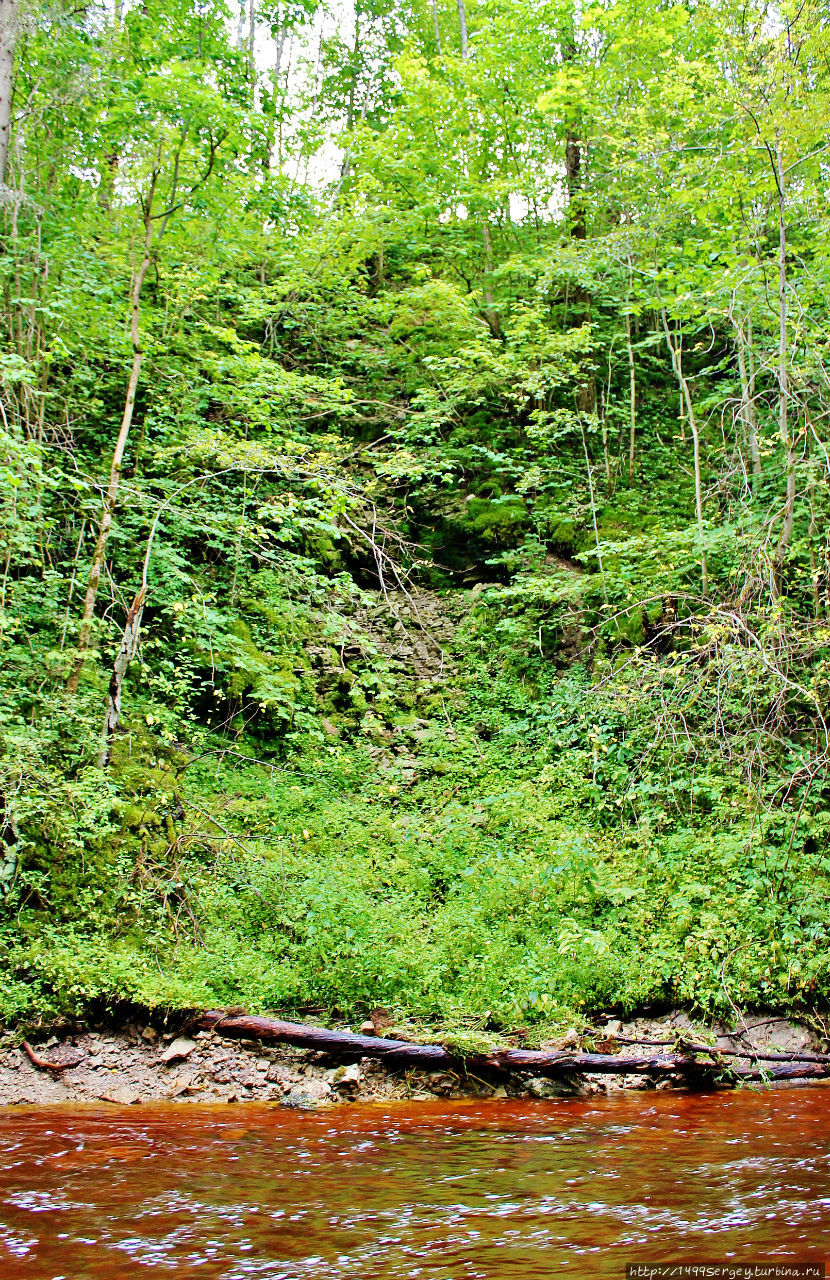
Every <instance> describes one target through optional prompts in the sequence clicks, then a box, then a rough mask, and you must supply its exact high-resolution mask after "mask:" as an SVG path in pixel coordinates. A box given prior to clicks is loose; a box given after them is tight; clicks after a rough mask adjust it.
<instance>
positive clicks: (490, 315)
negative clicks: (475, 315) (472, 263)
mask: <svg viewBox="0 0 830 1280" xmlns="http://www.w3.org/2000/svg"><path fill="white" fill-rule="evenodd" d="M481 239H482V242H483V244H484V270H485V272H486V276H485V285H484V306H485V310H486V313H487V323H488V325H489V326H490V332H491V333H492V335H493V337H494V338H500V337H501V321H500V319H499V313H498V311H497V310H496V304H495V301H494V299H493V293H492V290H491V289H490V286H489V284H488V283H486V281H488V280H489V278H490V276H491V275H492V272H493V241H492V239H491V237H490V224H489V222H488V221H487V219H486V218H484V219H483V220H482V223H481Z"/></svg>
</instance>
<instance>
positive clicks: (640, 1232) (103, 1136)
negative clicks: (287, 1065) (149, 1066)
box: [0, 1088, 830, 1280]
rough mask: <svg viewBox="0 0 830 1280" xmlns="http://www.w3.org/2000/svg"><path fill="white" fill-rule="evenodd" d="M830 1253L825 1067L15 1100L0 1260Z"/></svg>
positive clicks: (32, 1265)
mask: <svg viewBox="0 0 830 1280" xmlns="http://www.w3.org/2000/svg"><path fill="white" fill-rule="evenodd" d="M828 1253H830V1088H819V1089H810V1090H800V1091H776V1092H772V1093H767V1094H755V1093H749V1092H742V1093H736V1094H731V1093H720V1094H709V1095H692V1094H670V1093H656V1094H655V1093H651V1094H642V1093H640V1094H634V1095H627V1096H625V1097H622V1098H614V1099H602V1100H599V1101H598V1100H596V1099H591V1100H586V1099H576V1100H561V1101H559V1100H557V1101H551V1102H495V1103H494V1102H470V1103H464V1102H462V1103H458V1102H453V1103H449V1102H447V1103H443V1102H442V1103H434V1104H433V1103H423V1102H421V1103H416V1104H401V1103H396V1104H386V1105H382V1106H381V1105H375V1106H355V1107H351V1108H347V1107H343V1108H341V1109H339V1110H336V1111H328V1112H317V1113H297V1112H291V1111H286V1110H283V1109H280V1108H276V1107H268V1106H265V1105H264V1106H257V1105H253V1104H249V1105H246V1106H244V1107H233V1106H231V1107H228V1106H225V1107H221V1106H212V1107H206V1106H197V1105H187V1106H175V1105H168V1104H166V1105H158V1106H145V1107H140V1108H139V1107H123V1108H118V1107H106V1108H104V1107H100V1108H88V1107H87V1108H81V1107H75V1108H74V1109H72V1108H55V1109H39V1110H38V1109H33V1108H32V1109H27V1108H15V1109H6V1110H0V1280H18V1278H20V1280H23V1278H24V1277H25V1280H46V1278H48V1280H59V1278H63V1280H80V1278H83V1280H98V1278H99V1277H100V1278H101V1280H104V1278H106V1280H124V1278H126V1277H130V1278H132V1277H136V1276H138V1277H141V1276H144V1275H147V1276H153V1277H156V1276H157V1277H168V1276H175V1277H191V1276H193V1277H203V1278H204V1280H216V1278H218V1277H221V1278H222V1280H248V1277H255V1278H257V1280H259V1278H260V1277H262V1278H263V1280H308V1278H313V1280H318V1278H320V1280H341V1278H343V1280H345V1278H346V1277H348V1280H381V1278H382V1280H387V1278H388V1280H393V1278H394V1280H398V1278H401V1280H403V1278H404V1277H406V1278H407V1280H410V1278H411V1280H479V1278H482V1280H512V1278H513V1277H515V1278H517V1280H518V1277H522V1280H539V1278H540V1277H544V1278H545V1280H547V1278H548V1277H554V1276H564V1277H568V1278H569V1280H570V1278H572V1277H580V1278H581V1277H591V1278H593V1277H606V1276H608V1277H610V1276H614V1277H619V1278H620V1280H622V1277H623V1276H624V1274H625V1264H626V1263H627V1262H632V1263H640V1262H644V1261H661V1262H665V1261H670V1262H678V1261H679V1262H684V1263H688V1264H698V1263H702V1262H718V1263H724V1262H726V1263H732V1264H734V1263H737V1262H742V1263H748V1262H759V1261H764V1262H769V1261H776V1262H779V1263H785V1262H787V1261H792V1262H795V1261H798V1262H810V1261H811V1262H815V1261H818V1260H823V1259H824V1257H825V1254H828Z"/></svg>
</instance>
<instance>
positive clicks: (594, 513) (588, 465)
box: [579, 413, 608, 604]
mask: <svg viewBox="0 0 830 1280" xmlns="http://www.w3.org/2000/svg"><path fill="white" fill-rule="evenodd" d="M579 429H580V432H581V433H582V452H583V453H584V455H585V470H586V472H587V473H588V494H589V496H590V499H591V519H592V520H593V523H594V544H595V546H596V551H597V564H598V565H599V576H600V581H601V582H602V598H603V600H604V601H605V603H606V604H608V592H607V590H606V588H605V569H604V568H603V565H602V551H601V550H600V541H599V521H598V520H597V504H596V498H595V496H594V478H593V475H592V473H591V458H590V455H589V453H588V441H587V440H586V438H585V424H584V422H583V420H582V414H581V413H580V415H579Z"/></svg>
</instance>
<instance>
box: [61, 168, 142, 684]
mask: <svg viewBox="0 0 830 1280" xmlns="http://www.w3.org/2000/svg"><path fill="white" fill-rule="evenodd" d="M157 179H158V171H157V170H156V171H154V173H153V176H152V179H151V183H150V193H149V197H148V199H147V202H146V205H145V212H144V255H143V258H142V260H141V264H140V266H139V268H138V270H137V271H136V273H135V276H134V278H133V287H132V292H131V298H130V302H131V306H130V335H131V338H132V346H133V364H132V369H131V370H130V380H129V382H128V384H127V396H126V399H125V401H124V414H123V417H122V419H121V427H120V430H119V432H118V438H117V440H116V442H115V449H114V450H113V455H112V462H111V463H110V474H109V481H108V483H107V488H106V490H105V493H104V501H103V506H102V510H101V523H100V525H99V526H98V537H97V539H96V541H95V550H94V551H93V553H92V563H91V565H90V567H89V578H88V580H87V588H86V595H85V596H84V608H83V613H82V615H81V626H80V630H79V633H78V644H77V653H76V657H75V661H74V663H73V665H72V670H71V671H70V673H69V679H68V680H67V682H66V690H67V693H75V692H76V690H77V688H78V682H79V681H80V678H81V672H82V670H83V666H84V662H85V660H86V654H87V650H88V649H89V640H90V635H91V632H92V619H93V616H94V613H95V602H96V600H97V599H98V588H99V585H100V582H101V573H102V571H103V567H104V557H105V555H106V550H107V542H108V540H109V535H110V529H111V528H112V518H113V515H114V512H115V504H116V501H117V499H118V486H119V483H120V480H121V465H122V463H123V460H124V450H125V448H126V446H127V438H128V436H129V434H130V427H131V426H132V421H133V411H134V409H135V397H136V391H137V389H138V378H139V374H140V373H141V364H142V360H143V358H144V353H143V351H142V349H141V333H140V331H139V327H138V322H139V303H140V301H141V289H142V286H143V284H144V279H145V277H146V275H147V272H148V270H149V268H150V261H151V257H150V248H151V244H152V239H153V223H152V209H153V195H154V193H155V186H156V181H157Z"/></svg>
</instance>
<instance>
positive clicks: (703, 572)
mask: <svg viewBox="0 0 830 1280" xmlns="http://www.w3.org/2000/svg"><path fill="white" fill-rule="evenodd" d="M660 315H661V318H662V321H663V332H664V334H665V335H666V342H667V343H668V347H669V351H670V352H671V361H672V366H673V368H674V373H675V377H676V378H677V381H678V384H679V386H680V393H681V395H682V397H683V400H684V402H685V405H686V415H687V417H688V419H689V429H690V431H691V433H692V443H693V447H694V466H695V512H696V515H697V536H698V542H699V544H700V579H701V590H702V592H703V594H704V595H708V594H709V569H708V566H707V564H706V547H705V545H704V541H703V485H702V481H701V475H700V432H699V431H698V427H697V419H696V418H695V411H694V408H693V406H692V396H691V393H690V391H689V384H688V382H687V381H686V379H685V377H684V376H683V364H682V361H681V357H680V350H679V348H677V347H675V345H674V343H673V342H672V340H671V333H670V331H669V320H668V316H667V315H666V308H665V307H662V308H661V311H660Z"/></svg>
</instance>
